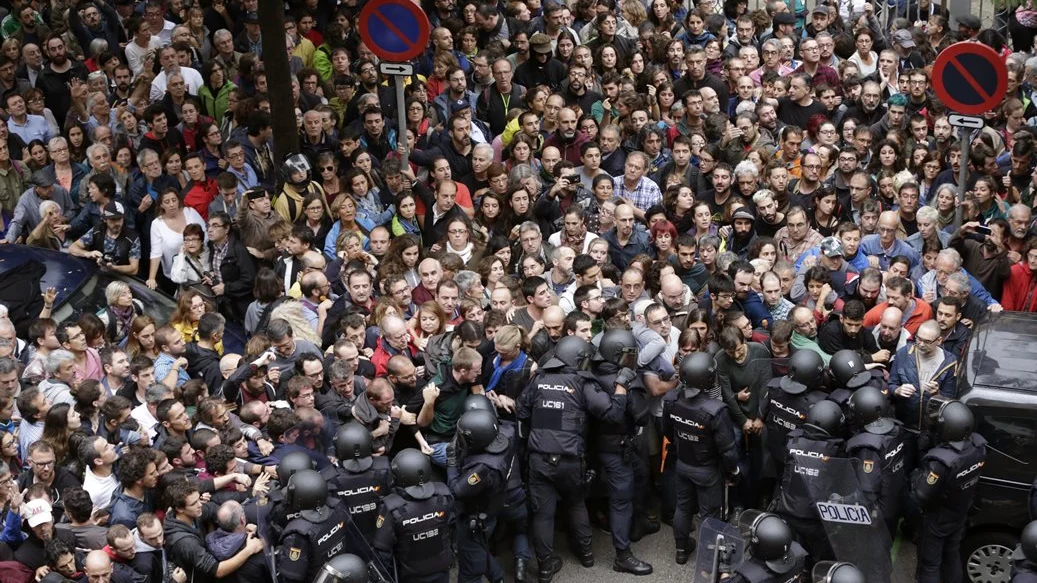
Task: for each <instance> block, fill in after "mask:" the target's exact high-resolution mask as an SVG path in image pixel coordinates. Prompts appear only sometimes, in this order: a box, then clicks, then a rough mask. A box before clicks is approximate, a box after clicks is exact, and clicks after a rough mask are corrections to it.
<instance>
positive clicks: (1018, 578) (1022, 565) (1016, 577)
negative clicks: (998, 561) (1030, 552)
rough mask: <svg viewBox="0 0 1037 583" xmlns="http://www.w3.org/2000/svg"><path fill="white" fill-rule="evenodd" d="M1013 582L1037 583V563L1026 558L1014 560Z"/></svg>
mask: <svg viewBox="0 0 1037 583" xmlns="http://www.w3.org/2000/svg"><path fill="white" fill-rule="evenodd" d="M1012 583H1037V565H1035V564H1034V563H1032V562H1030V561H1029V560H1028V559H1026V558H1022V559H1016V560H1014V561H1012Z"/></svg>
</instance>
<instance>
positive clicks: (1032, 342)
mask: <svg viewBox="0 0 1037 583" xmlns="http://www.w3.org/2000/svg"><path fill="white" fill-rule="evenodd" d="M1034 347H1037V313H1028V312H1001V313H1000V314H990V317H989V318H987V319H986V321H985V322H983V323H982V324H980V325H979V326H978V327H977V328H976V330H975V332H974V333H973V338H972V341H971V343H970V346H969V351H968V357H967V360H966V370H965V378H966V380H967V382H968V384H969V385H973V386H985V387H997V388H1003V389H1013V390H1019V391H1029V392H1037V358H1035V356H1034V354H1035V352H1034Z"/></svg>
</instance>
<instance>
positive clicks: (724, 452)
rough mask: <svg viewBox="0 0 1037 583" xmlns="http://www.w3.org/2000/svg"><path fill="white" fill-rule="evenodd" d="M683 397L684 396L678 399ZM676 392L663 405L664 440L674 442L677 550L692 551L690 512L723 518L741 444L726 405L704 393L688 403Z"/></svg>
mask: <svg viewBox="0 0 1037 583" xmlns="http://www.w3.org/2000/svg"><path fill="white" fill-rule="evenodd" d="M678 393H679V394H680V395H681V396H678ZM683 394H684V392H683V391H671V392H670V393H669V394H668V395H667V396H666V398H665V399H664V401H663V416H662V426H663V435H665V436H666V437H668V438H669V440H670V443H671V444H672V445H671V448H672V449H671V454H670V455H674V457H675V458H676V459H677V463H676V467H675V477H676V481H677V484H676V488H677V506H676V509H675V510H674V513H673V537H674V540H675V541H676V543H677V548H678V549H688V548H689V547H690V545H689V536H690V535H691V529H692V524H691V518H692V517H691V513H692V510H693V509H694V507H695V504H696V503H697V504H698V508H699V516H700V517H701V518H702V519H703V520H704V519H706V518H710V517H712V518H719V517H720V513H721V508H722V506H723V503H724V480H725V477H729V476H734V475H736V474H737V473H738V447H737V446H738V443H737V442H736V441H735V431H734V427H733V425H732V423H731V416H730V415H729V414H728V412H727V405H726V404H725V403H724V402H723V401H718V400H716V399H712V398H710V397H709V395H708V394H706V392H705V391H699V392H698V394H696V395H695V396H694V397H692V398H690V399H688V398H685V397H684V396H683Z"/></svg>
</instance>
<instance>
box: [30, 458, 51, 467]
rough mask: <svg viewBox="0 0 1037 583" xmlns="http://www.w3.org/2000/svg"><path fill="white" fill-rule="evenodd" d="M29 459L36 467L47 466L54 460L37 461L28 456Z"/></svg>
mask: <svg viewBox="0 0 1037 583" xmlns="http://www.w3.org/2000/svg"><path fill="white" fill-rule="evenodd" d="M29 461H30V462H32V465H34V466H36V467H38V468H49V467H51V466H53V465H54V460H50V461H49V462H38V461H36V460H34V459H31V458H30V459H29Z"/></svg>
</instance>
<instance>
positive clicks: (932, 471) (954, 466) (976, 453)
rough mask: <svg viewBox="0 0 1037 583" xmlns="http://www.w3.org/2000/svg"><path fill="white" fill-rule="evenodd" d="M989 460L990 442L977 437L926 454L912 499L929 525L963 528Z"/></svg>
mask: <svg viewBox="0 0 1037 583" xmlns="http://www.w3.org/2000/svg"><path fill="white" fill-rule="evenodd" d="M986 459H987V440H985V439H983V437H982V436H981V435H979V434H978V433H973V434H972V435H970V436H968V437H967V438H965V439H964V440H962V441H953V442H950V443H944V444H941V445H938V446H936V447H934V448H933V449H931V450H929V452H928V453H926V454H925V456H924V457H923V458H922V463H921V464H919V467H918V469H917V470H916V471H915V475H914V478H913V480H912V482H913V483H912V487H911V498H912V499H913V500H914V501H915V503H917V504H918V506H919V508H921V509H922V511H923V513H924V515H925V519H926V520H927V521H930V520H931V521H933V522H935V523H936V524H941V523H942V524H945V525H947V526H948V527H949V528H957V527H960V523H961V521H962V520H964V519H965V517H966V515H967V514H968V511H969V508H972V499H973V498H974V497H975V495H976V486H977V485H979V478H980V476H981V475H982V474H983V466H984V465H985V464H986ZM946 534H950V532H948V533H946Z"/></svg>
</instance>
